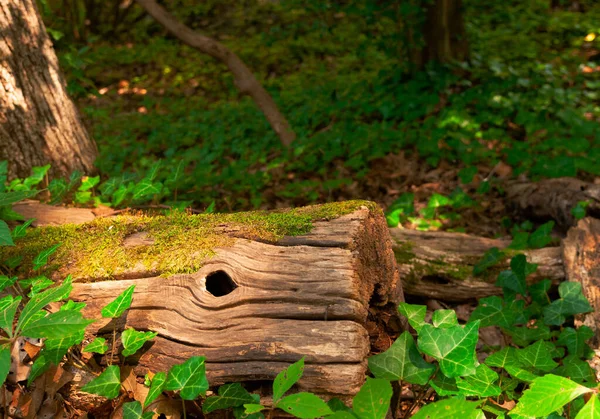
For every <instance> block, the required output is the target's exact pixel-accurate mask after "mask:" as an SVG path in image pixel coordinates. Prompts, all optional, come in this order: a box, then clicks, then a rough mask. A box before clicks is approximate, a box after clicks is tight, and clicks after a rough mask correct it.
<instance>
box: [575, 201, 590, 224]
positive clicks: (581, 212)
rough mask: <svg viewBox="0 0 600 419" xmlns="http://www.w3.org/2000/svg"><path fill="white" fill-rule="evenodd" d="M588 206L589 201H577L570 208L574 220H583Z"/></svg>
mask: <svg viewBox="0 0 600 419" xmlns="http://www.w3.org/2000/svg"><path fill="white" fill-rule="evenodd" d="M589 205H590V201H579V202H578V203H577V204H576V205H575V206H574V207H573V208H571V215H572V216H573V217H574V218H575V219H576V220H581V219H583V218H585V215H586V212H587V211H586V208H587V207H588V206H589Z"/></svg>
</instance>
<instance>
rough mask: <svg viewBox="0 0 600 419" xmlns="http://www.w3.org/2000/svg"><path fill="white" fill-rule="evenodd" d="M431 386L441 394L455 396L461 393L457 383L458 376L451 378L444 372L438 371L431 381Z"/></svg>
mask: <svg viewBox="0 0 600 419" xmlns="http://www.w3.org/2000/svg"><path fill="white" fill-rule="evenodd" d="M430 384H431V387H433V389H434V390H435V391H436V393H437V394H439V395H440V396H443V397H445V396H455V395H457V394H458V393H459V390H458V386H457V385H456V378H449V377H446V376H445V375H444V373H443V372H441V371H438V373H437V374H436V375H435V376H434V377H433V379H432V380H431V381H430Z"/></svg>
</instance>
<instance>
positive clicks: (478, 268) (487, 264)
mask: <svg viewBox="0 0 600 419" xmlns="http://www.w3.org/2000/svg"><path fill="white" fill-rule="evenodd" d="M504 258H505V255H504V253H503V252H501V251H500V250H499V249H498V248H497V247H492V248H491V249H490V250H488V251H487V252H485V253H484V255H483V257H482V258H481V260H480V261H479V262H477V263H476V264H475V265H474V266H473V274H474V275H480V274H482V273H483V272H485V271H486V270H487V269H488V268H491V267H492V266H494V265H496V264H497V263H498V262H500V261H501V260H502V259H504Z"/></svg>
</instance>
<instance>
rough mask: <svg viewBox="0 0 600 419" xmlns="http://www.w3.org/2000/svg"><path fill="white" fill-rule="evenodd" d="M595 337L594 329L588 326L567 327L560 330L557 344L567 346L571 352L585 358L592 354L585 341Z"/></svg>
mask: <svg viewBox="0 0 600 419" xmlns="http://www.w3.org/2000/svg"><path fill="white" fill-rule="evenodd" d="M593 337H594V331H593V330H592V329H590V328H589V327H587V326H580V327H579V328H578V329H573V328H572V327H565V328H564V329H563V330H562V332H560V336H559V337H558V340H557V341H556V344H557V345H562V346H565V347H566V348H567V350H568V351H569V354H571V355H576V356H578V357H579V358H583V357H586V356H587V355H588V354H590V351H591V349H590V347H589V346H588V345H587V344H586V343H585V342H586V341H587V340H589V339H591V338H593Z"/></svg>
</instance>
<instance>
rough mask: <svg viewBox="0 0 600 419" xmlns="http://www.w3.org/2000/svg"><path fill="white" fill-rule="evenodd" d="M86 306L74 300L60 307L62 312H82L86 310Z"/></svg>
mask: <svg viewBox="0 0 600 419" xmlns="http://www.w3.org/2000/svg"><path fill="white" fill-rule="evenodd" d="M86 305H87V304H86V303H83V302H79V303H76V302H75V301H73V300H69V301H67V302H66V303H64V304H63V305H62V306H60V310H61V311H65V310H72V311H81V310H83V309H84V307H85V306H86Z"/></svg>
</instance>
